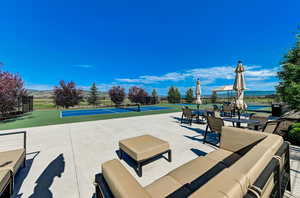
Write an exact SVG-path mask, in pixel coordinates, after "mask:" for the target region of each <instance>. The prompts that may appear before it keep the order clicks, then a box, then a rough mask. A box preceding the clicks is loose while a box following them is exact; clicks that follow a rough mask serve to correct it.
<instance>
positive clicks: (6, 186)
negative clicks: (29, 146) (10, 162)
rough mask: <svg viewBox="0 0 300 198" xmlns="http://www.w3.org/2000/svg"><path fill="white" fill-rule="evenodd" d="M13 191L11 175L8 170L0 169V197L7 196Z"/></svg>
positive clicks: (6, 197) (4, 197)
mask: <svg viewBox="0 0 300 198" xmlns="http://www.w3.org/2000/svg"><path fill="white" fill-rule="evenodd" d="M12 193H13V176H12V172H11V171H10V170H0V197H1V198H9V197H10V196H11V195H12Z"/></svg>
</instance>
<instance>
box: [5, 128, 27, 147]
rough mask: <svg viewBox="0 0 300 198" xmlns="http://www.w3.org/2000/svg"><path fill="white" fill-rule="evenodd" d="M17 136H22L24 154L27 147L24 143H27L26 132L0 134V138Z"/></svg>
mask: <svg viewBox="0 0 300 198" xmlns="http://www.w3.org/2000/svg"><path fill="white" fill-rule="evenodd" d="M17 134H23V136H24V139H23V148H24V149H25V152H26V147H27V143H26V142H27V140H26V136H27V132H26V131H19V132H9V133H0V136H7V135H17Z"/></svg>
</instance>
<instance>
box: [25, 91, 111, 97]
mask: <svg viewBox="0 0 300 198" xmlns="http://www.w3.org/2000/svg"><path fill="white" fill-rule="evenodd" d="M27 91H28V94H29V95H30V96H33V97H34V98H51V97H52V96H53V91H52V90H34V89H28V90H27ZM88 94H89V91H83V95H84V97H87V96H88ZM98 94H99V96H101V97H103V96H107V93H105V92H98Z"/></svg>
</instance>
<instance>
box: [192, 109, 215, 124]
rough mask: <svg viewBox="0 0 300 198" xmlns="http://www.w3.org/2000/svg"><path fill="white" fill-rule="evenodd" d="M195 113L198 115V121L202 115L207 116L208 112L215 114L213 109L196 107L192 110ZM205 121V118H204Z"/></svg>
mask: <svg viewBox="0 0 300 198" xmlns="http://www.w3.org/2000/svg"><path fill="white" fill-rule="evenodd" d="M192 112H193V114H195V115H197V121H198V123H200V116H202V117H204V116H206V115H207V114H211V115H213V113H214V112H213V111H210V110H204V109H195V110H193V111H192ZM202 121H203V120H202Z"/></svg>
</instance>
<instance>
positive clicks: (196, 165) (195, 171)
mask: <svg viewBox="0 0 300 198" xmlns="http://www.w3.org/2000/svg"><path fill="white" fill-rule="evenodd" d="M225 168H226V166H225V165H224V164H222V163H220V162H218V161H215V160H211V159H209V158H206V157H197V158H196V159H194V160H192V161H190V162H188V163H186V164H184V165H182V166H180V167H178V168H176V169H175V170H173V171H171V172H170V173H169V174H168V175H169V176H171V177H173V178H174V179H176V180H177V181H178V182H179V183H181V184H182V185H184V184H187V183H190V182H192V181H194V180H195V179H197V178H198V177H200V176H202V177H203V178H205V180H209V177H213V176H214V175H215V174H217V173H218V172H219V171H220V170H223V169H225ZM204 174H206V175H204ZM204 182H205V181H204Z"/></svg>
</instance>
